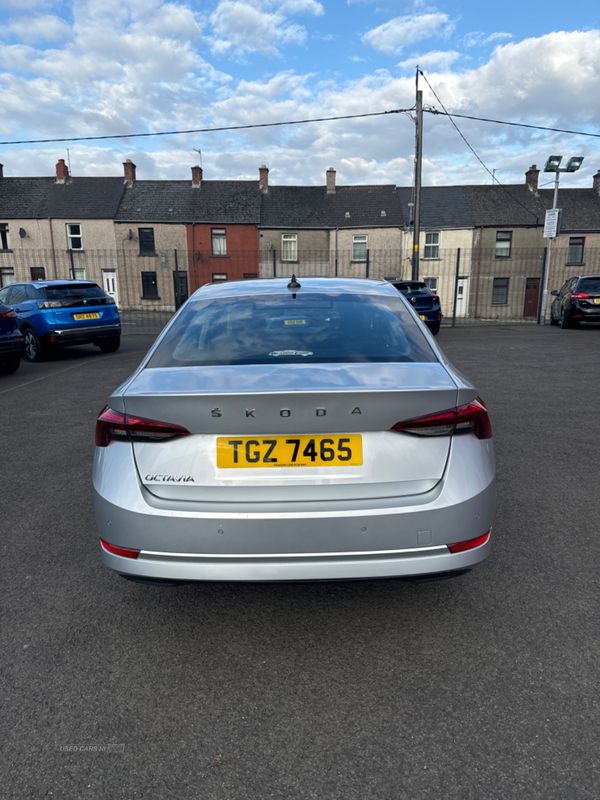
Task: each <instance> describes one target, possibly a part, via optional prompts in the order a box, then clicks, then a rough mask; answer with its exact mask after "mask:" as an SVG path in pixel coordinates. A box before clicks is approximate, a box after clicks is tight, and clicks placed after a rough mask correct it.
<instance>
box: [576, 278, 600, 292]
mask: <svg viewBox="0 0 600 800" xmlns="http://www.w3.org/2000/svg"><path fill="white" fill-rule="evenodd" d="M577 291H579V292H586V293H587V294H600V277H598V278H582V279H581V280H580V281H579V286H578V288H577Z"/></svg>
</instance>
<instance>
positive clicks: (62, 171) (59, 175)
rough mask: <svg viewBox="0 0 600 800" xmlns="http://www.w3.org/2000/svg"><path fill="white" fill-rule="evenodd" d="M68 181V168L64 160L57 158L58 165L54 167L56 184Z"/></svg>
mask: <svg viewBox="0 0 600 800" xmlns="http://www.w3.org/2000/svg"><path fill="white" fill-rule="evenodd" d="M68 179H69V168H68V167H67V165H66V164H65V160H64V158H59V159H58V164H57V165H56V182H57V183H64V182H65V181H67V180H68Z"/></svg>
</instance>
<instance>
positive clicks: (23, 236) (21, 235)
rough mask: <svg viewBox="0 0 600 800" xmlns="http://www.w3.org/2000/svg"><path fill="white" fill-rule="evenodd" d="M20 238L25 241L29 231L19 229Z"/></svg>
mask: <svg viewBox="0 0 600 800" xmlns="http://www.w3.org/2000/svg"><path fill="white" fill-rule="evenodd" d="M19 236H20V237H21V239H24V238H25V237H26V236H27V231H26V230H25V228H19Z"/></svg>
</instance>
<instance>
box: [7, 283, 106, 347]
mask: <svg viewBox="0 0 600 800" xmlns="http://www.w3.org/2000/svg"><path fill="white" fill-rule="evenodd" d="M0 302H3V303H7V304H8V305H11V306H12V307H13V308H14V310H15V312H16V314H17V322H18V326H19V330H20V331H21V333H22V334H23V340H24V348H25V355H26V356H27V358H28V359H29V360H30V361H41V360H43V358H44V357H45V356H46V355H47V352H48V350H50V349H52V348H53V347H65V346H67V345H74V344H90V343H91V344H95V345H98V347H99V348H100V349H101V350H103V351H104V352H105V353H112V352H114V351H115V350H118V349H119V345H120V344H121V320H120V318H119V312H118V310H117V307H116V305H115V301H114V300H113V298H112V297H109V296H108V295H107V294H106V292H104V291H103V290H102V289H101V288H100V287H99V286H98V284H97V283H93V282H92V281H27V282H19V283H11V284H10V285H9V286H6V287H5V288H4V289H0Z"/></svg>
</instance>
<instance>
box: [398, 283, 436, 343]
mask: <svg viewBox="0 0 600 800" xmlns="http://www.w3.org/2000/svg"><path fill="white" fill-rule="evenodd" d="M391 284H392V286H394V287H395V288H396V289H397V290H398V291H399V292H401V293H402V294H403V295H404V297H406V298H407V300H409V301H410V304H411V305H412V307H413V308H414V310H415V311H416V312H417V314H418V315H419V316H420V317H421V319H422V320H423V322H424V323H425V325H427V327H428V328H429V330H430V331H431V333H432V334H433V335H434V336H435V335H436V333H438V332H439V330H440V322H441V319H442V307H441V305H440V298H439V297H438V296H437V294H435V293H434V292H432V291H431V289H430V288H429V286H427V284H426V283H424V282H423V281H391Z"/></svg>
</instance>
